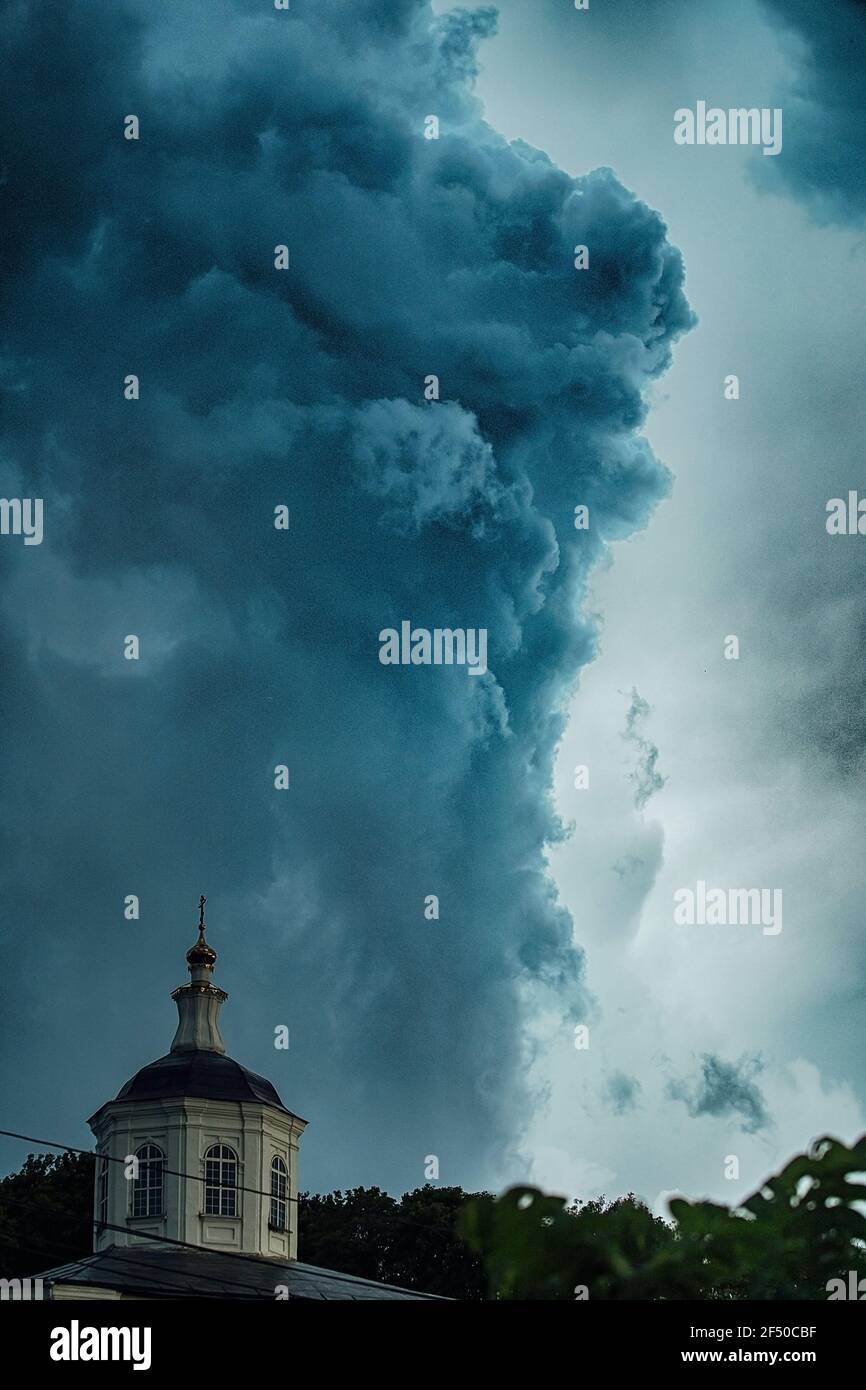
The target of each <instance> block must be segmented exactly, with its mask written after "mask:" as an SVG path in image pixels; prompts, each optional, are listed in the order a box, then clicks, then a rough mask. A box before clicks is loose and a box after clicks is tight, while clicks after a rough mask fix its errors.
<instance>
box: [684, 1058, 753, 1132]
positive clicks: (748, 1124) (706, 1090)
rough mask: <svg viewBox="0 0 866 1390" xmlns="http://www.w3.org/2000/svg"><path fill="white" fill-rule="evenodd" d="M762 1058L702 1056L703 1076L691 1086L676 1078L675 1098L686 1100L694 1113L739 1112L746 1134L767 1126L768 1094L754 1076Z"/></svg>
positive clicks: (690, 1110)
mask: <svg viewBox="0 0 866 1390" xmlns="http://www.w3.org/2000/svg"><path fill="white" fill-rule="evenodd" d="M762 1065H763V1064H762V1062H761V1059H760V1058H759V1057H741V1058H740V1060H739V1062H723V1061H722V1059H721V1058H720V1057H716V1056H714V1055H713V1054H712V1053H705V1054H704V1056H703V1057H702V1058H701V1075H700V1077H699V1078H698V1080H697V1081H695V1082H694V1083H693V1084H691V1085H689V1083H688V1082H686V1081H684V1080H675V1081H672V1082H671V1083H670V1085H669V1087H668V1092H669V1094H670V1096H671V1098H672V1099H673V1100H681V1101H683V1102H684V1104H685V1106H686V1108H687V1110H688V1112H689V1114H690V1115H692V1116H697V1115H716V1116H719V1115H739V1116H740V1120H741V1125H740V1128H741V1129H742V1130H743V1131H744V1133H746V1134H754V1133H755V1132H756V1131H757V1130H759V1129H766V1127H767V1125H768V1124H769V1122H770V1117H769V1114H768V1113H767V1107H766V1104H765V1101H764V1097H763V1095H762V1094H761V1091H760V1089H759V1088H758V1086H757V1085H756V1084H755V1081H754V1080H753V1078H754V1077H755V1076H756V1075H757V1074H759V1073H760V1071H761V1070H762Z"/></svg>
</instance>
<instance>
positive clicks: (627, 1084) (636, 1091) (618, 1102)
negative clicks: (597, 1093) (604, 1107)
mask: <svg viewBox="0 0 866 1390" xmlns="http://www.w3.org/2000/svg"><path fill="white" fill-rule="evenodd" d="M640 1093H641V1084H640V1082H639V1081H638V1079H637V1077H636V1076H626V1074H625V1072H622V1071H616V1072H613V1074H612V1075H611V1076H610V1077H609V1078H608V1081H607V1085H606V1086H605V1090H604V1097H605V1101H606V1103H607V1104H608V1105H609V1106H610V1108H611V1110H612V1111H613V1113H614V1114H615V1115H625V1114H626V1113H627V1112H628V1111H629V1110H634V1108H635V1106H636V1105H637V1102H638V1097H639V1096H640Z"/></svg>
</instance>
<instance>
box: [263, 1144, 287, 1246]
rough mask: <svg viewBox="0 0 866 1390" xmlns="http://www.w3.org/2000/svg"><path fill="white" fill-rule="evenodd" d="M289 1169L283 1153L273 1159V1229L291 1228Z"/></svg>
mask: <svg viewBox="0 0 866 1390" xmlns="http://www.w3.org/2000/svg"><path fill="white" fill-rule="evenodd" d="M288 1214H289V1169H288V1165H287V1163H286V1160H285V1159H284V1158H283V1156H282V1154H274V1156H273V1158H272V1159H271V1206H270V1214H269V1217H268V1225H269V1227H270V1228H271V1230H272V1231H287V1230H288V1229H289V1221H288Z"/></svg>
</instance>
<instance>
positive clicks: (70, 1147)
mask: <svg viewBox="0 0 866 1390" xmlns="http://www.w3.org/2000/svg"><path fill="white" fill-rule="evenodd" d="M0 1135H4V1136H5V1137H6V1138H7V1139H23V1140H25V1141H26V1142H27V1143H28V1144H44V1145H46V1146H47V1147H48V1148H52V1149H64V1150H66V1152H68V1153H78V1154H86V1155H87V1157H89V1158H93V1159H104V1160H105V1161H106V1162H107V1163H122V1164H123V1165H124V1167H125V1166H126V1159H125V1158H113V1157H112V1156H111V1155H110V1154H100V1153H96V1152H94V1150H93V1149H81V1148H77V1147H76V1146H75V1145H74V1144H61V1143H60V1142H59V1140H56V1139H36V1138H34V1136H33V1135H32V1134H17V1133H16V1132H15V1131H14V1130H11V1129H0ZM162 1171H163V1172H164V1173H168V1174H170V1175H171V1176H172V1177H176V1178H187V1179H188V1180H189V1181H190V1182H207V1178H206V1177H201V1176H199V1175H198V1174H197V1173H184V1172H182V1171H181V1170H180V1169H177V1168H163V1170H162ZM210 1185H211V1186H213V1187H216V1186H221V1184H217V1183H212V1184H210ZM224 1190H226V1191H233V1192H251V1193H253V1194H254V1195H255V1196H257V1197H267V1198H271V1197H276V1193H273V1192H265V1191H264V1190H263V1189H262V1188H259V1187H244V1186H242V1185H241V1184H235V1186H234V1187H231V1188H229V1187H225V1188H224ZM437 1190H438V1189H437V1188H433V1189H432V1191H434V1192H436V1191H437ZM465 1195H467V1196H469V1195H470V1194H468V1193H467V1194H465ZM472 1195H482V1194H472ZM17 1200H19V1201H22V1200H24V1199H21V1198H19V1199H17ZM278 1200H280V1201H285V1202H296V1203H298V1205H299V1207H300V1202H301V1198H300V1197H290V1196H289V1195H288V1193H287V1194H286V1196H285V1197H283V1198H279V1199H278ZM395 1205H396V1202H395ZM213 1215H216V1213H215V1212H214V1213H213ZM392 1218H393V1219H394V1220H395V1221H399V1222H403V1223H404V1224H406V1225H409V1226H411V1227H412V1229H413V1230H416V1231H429V1232H430V1233H431V1234H433V1235H439V1236H448V1237H450V1238H452V1239H453V1238H454V1236H455V1232H454V1231H453V1230H451V1229H448V1228H446V1227H443V1226H430V1225H428V1224H426V1223H423V1222H420V1221H416V1220H415V1219H414V1218H413V1217H411V1216H406V1215H405V1214H404V1213H403V1212H400V1211H399V1210H398V1211H395V1212H392ZM95 1224H98V1225H100V1226H103V1227H105V1226H106V1224H107V1223H105V1222H97V1223H95ZM113 1229H117V1230H122V1231H124V1232H127V1231H128V1229H129V1228H128V1227H125V1226H121V1227H116V1228H113ZM287 1230H288V1228H287ZM157 1239H162V1240H165V1239H168V1237H165V1236H162V1237H157ZM458 1239H459V1237H458ZM181 1243H183V1242H181ZM201 1248H202V1247H201V1246H198V1245H193V1246H191V1249H193V1250H200V1249H201ZM225 1253H226V1254H233V1253H236V1252H233V1251H225ZM242 1258H253V1257H252V1256H244V1257H242Z"/></svg>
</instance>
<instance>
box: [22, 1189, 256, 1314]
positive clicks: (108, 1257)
mask: <svg viewBox="0 0 866 1390" xmlns="http://www.w3.org/2000/svg"><path fill="white" fill-rule="evenodd" d="M25 1205H27V1203H25ZM27 1243H28V1246H30V1245H32V1246H35V1247H38V1248H39V1249H41V1250H44V1251H46V1252H49V1251H53V1252H56V1251H62V1252H63V1253H64V1254H67V1253H68V1252H69V1251H72V1252H73V1253H74V1252H75V1250H76V1247H75V1246H74V1245H71V1244H70V1243H69V1241H58V1240H49V1241H46V1240H44V1239H42V1240H40V1239H38V1238H36V1239H34V1238H33V1237H32V1236H29V1237H28V1239H27ZM19 1244H20V1242H17V1241H14V1240H12V1239H11V1238H10V1237H8V1236H6V1237H4V1236H2V1235H0V1245H7V1246H10V1247H11V1248H13V1249H14V1248H16V1247H17V1246H18V1245H19ZM46 1258H48V1254H47V1253H46ZM51 1258H55V1255H52V1256H51ZM92 1258H93V1256H92V1255H76V1258H75V1259H74V1260H68V1259H67V1261H66V1263H67V1264H79V1265H80V1264H84V1263H86V1261H88V1260H90V1259H92ZM99 1259H100V1268H104V1269H106V1270H107V1271H108V1272H109V1273H110V1272H111V1270H112V1267H116V1268H118V1269H119V1272H120V1273H121V1274H122V1273H124V1272H125V1270H126V1269H132V1270H136V1271H138V1272H139V1273H141V1267H140V1266H139V1264H138V1262H137V1261H135V1260H131V1259H127V1258H125V1257H124V1256H123V1254H122V1253H121V1251H120V1247H119V1246H116V1245H112V1246H111V1248H110V1249H109V1250H106V1251H104V1252H103V1253H102V1254H101V1255H100V1256H99ZM63 1267H64V1266H61V1268H63ZM164 1274H165V1271H162V1272H160V1271H159V1270H157V1271H154V1272H153V1273H150V1272H149V1273H148V1280H149V1283H151V1284H153V1285H154V1286H155V1287H158V1288H161V1289H163V1290H164V1291H167V1292H171V1293H178V1294H182V1295H183V1296H184V1297H189V1287H188V1285H184V1284H169V1283H167V1282H166V1279H165V1278H164V1277H163V1276H164ZM22 1277H26V1278H29V1279H34V1278H36V1279H39V1278H42V1277H44V1276H43V1275H38V1274H36V1275H32V1274H31V1275H26V1276H22ZM197 1278H199V1279H205V1280H206V1281H207V1282H208V1283H212V1284H222V1285H223V1287H225V1286H226V1285H227V1284H234V1286H235V1287H236V1288H238V1289H243V1290H244V1291H246V1292H248V1291H249V1285H248V1284H237V1283H235V1281H234V1280H233V1279H231V1278H229V1277H228V1276H226V1277H224V1278H220V1277H219V1276H217V1275H214V1274H203V1273H201V1272H199V1273H198V1274H197Z"/></svg>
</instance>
